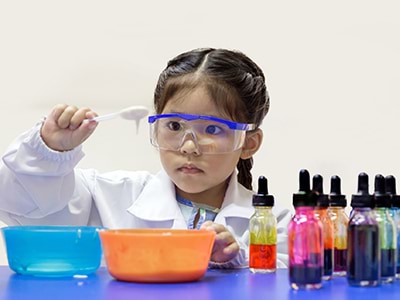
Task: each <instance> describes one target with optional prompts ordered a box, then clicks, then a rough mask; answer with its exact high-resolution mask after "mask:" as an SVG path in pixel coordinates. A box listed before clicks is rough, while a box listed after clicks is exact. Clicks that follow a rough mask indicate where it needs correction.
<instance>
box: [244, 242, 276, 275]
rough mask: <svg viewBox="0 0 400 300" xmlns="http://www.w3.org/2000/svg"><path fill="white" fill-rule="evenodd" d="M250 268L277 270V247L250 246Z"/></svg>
mask: <svg viewBox="0 0 400 300" xmlns="http://www.w3.org/2000/svg"><path fill="white" fill-rule="evenodd" d="M249 267H250V268H254V269H276V245H256V244H251V245H250V263H249Z"/></svg>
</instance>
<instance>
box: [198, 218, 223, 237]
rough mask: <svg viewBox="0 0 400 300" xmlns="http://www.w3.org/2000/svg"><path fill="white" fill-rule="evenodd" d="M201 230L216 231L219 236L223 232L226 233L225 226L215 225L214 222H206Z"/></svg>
mask: <svg viewBox="0 0 400 300" xmlns="http://www.w3.org/2000/svg"><path fill="white" fill-rule="evenodd" d="M200 229H205V230H212V231H215V233H217V234H218V233H220V232H222V231H226V228H225V226H224V225H221V224H217V223H214V222H212V221H206V222H204V223H203V224H202V225H201V227H200Z"/></svg>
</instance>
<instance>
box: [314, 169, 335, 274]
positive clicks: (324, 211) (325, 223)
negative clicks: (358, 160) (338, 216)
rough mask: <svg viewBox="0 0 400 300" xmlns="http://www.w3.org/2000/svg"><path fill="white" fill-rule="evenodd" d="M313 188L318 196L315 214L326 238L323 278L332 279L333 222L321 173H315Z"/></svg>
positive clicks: (324, 238)
mask: <svg viewBox="0 0 400 300" xmlns="http://www.w3.org/2000/svg"><path fill="white" fill-rule="evenodd" d="M312 190H313V192H314V193H316V196H317V206H316V207H315V216H316V217H317V218H318V219H319V220H320V221H321V223H322V237H323V240H324V251H323V257H324V269H323V270H324V271H323V275H322V279H324V280H330V279H332V275H333V222H332V220H331V218H330V215H329V214H328V207H329V198H328V195H327V194H324V191H323V178H322V176H321V175H319V174H317V175H314V177H313V187H312Z"/></svg>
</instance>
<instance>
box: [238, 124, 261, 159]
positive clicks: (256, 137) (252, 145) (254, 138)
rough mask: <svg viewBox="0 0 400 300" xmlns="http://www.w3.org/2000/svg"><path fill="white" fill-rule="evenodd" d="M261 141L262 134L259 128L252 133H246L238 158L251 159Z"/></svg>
mask: <svg viewBox="0 0 400 300" xmlns="http://www.w3.org/2000/svg"><path fill="white" fill-rule="evenodd" d="M262 140H263V132H262V130H261V129H260V128H257V129H256V130H255V131H254V132H250V133H247V135H246V140H245V141H244V145H243V148H242V153H241V154H240V158H241V159H249V158H250V157H252V156H253V155H254V154H255V153H256V152H257V150H258V149H260V147H261V144H262Z"/></svg>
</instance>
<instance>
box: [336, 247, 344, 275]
mask: <svg viewBox="0 0 400 300" xmlns="http://www.w3.org/2000/svg"><path fill="white" fill-rule="evenodd" d="M333 255H334V260H333V261H334V263H335V266H334V268H333V270H334V272H346V268H347V249H336V248H335V250H334V251H333Z"/></svg>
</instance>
